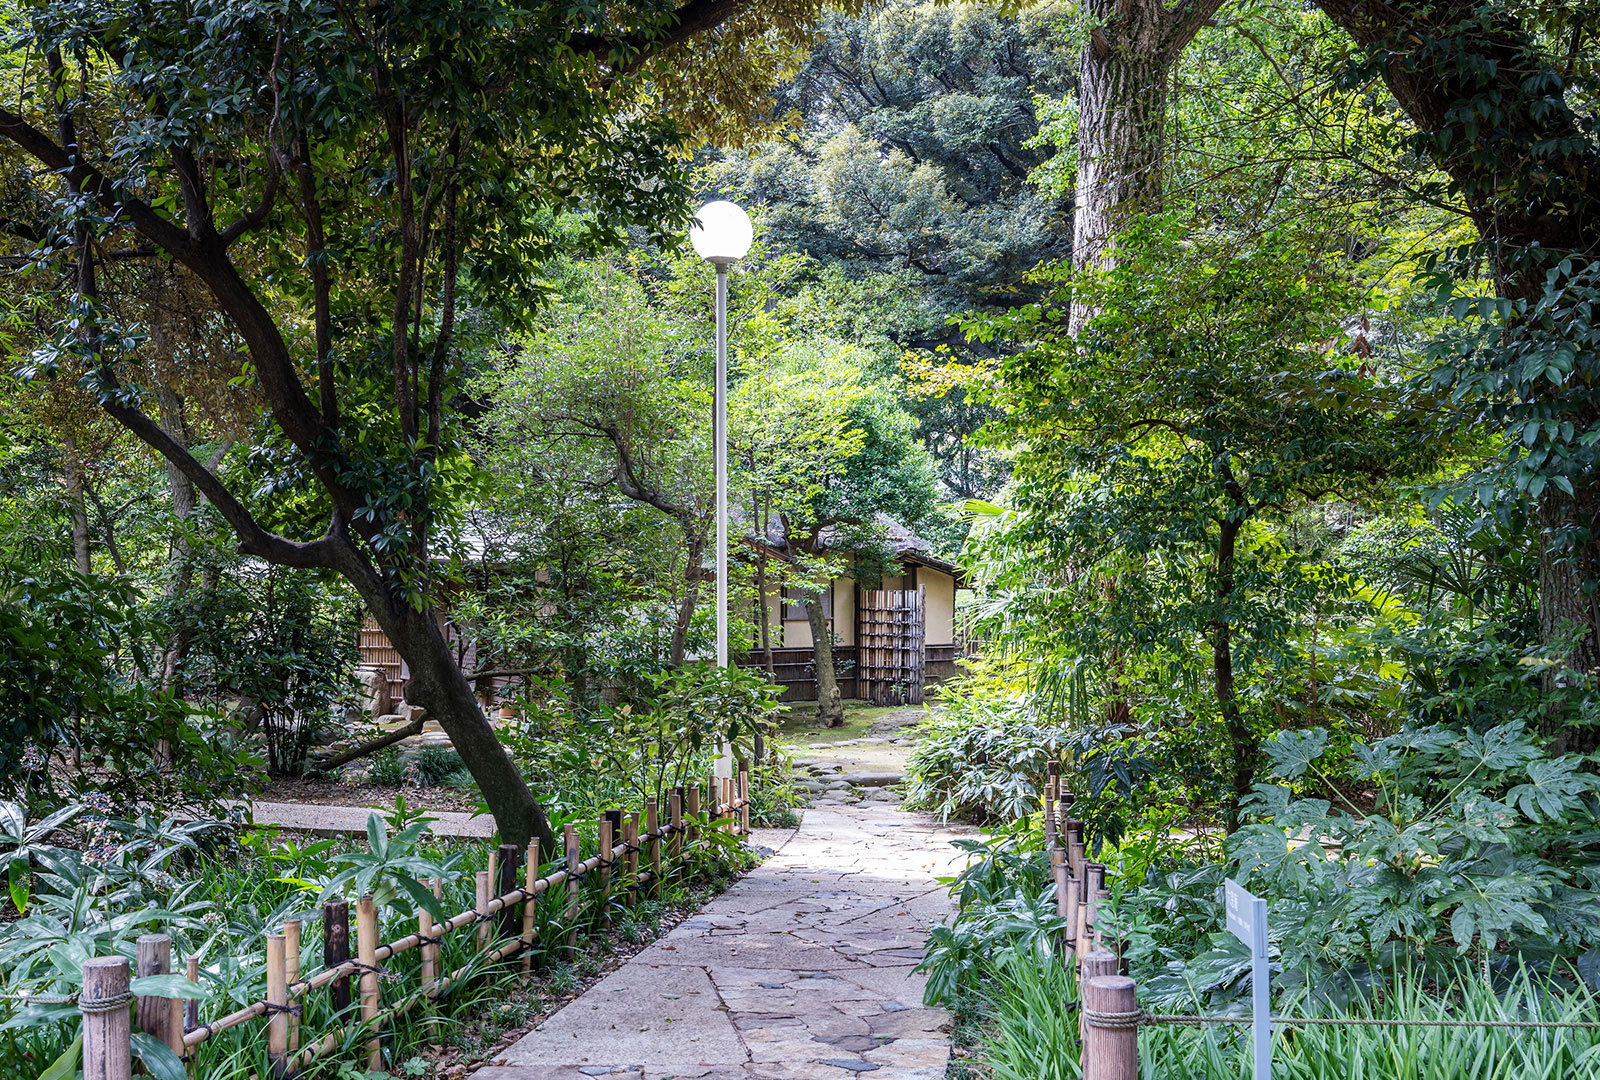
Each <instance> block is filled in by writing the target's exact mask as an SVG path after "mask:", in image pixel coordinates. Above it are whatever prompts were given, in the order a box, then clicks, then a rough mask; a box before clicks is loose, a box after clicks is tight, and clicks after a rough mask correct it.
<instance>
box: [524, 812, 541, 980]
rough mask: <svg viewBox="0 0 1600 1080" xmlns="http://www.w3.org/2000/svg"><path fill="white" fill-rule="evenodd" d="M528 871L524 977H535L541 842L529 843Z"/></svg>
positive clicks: (525, 888)
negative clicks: (536, 889) (535, 887)
mask: <svg viewBox="0 0 1600 1080" xmlns="http://www.w3.org/2000/svg"><path fill="white" fill-rule="evenodd" d="M527 862H528V871H527V875H526V878H525V880H524V882H523V886H522V889H523V891H524V892H526V893H527V894H528V898H527V899H526V900H524V901H523V902H522V978H523V981H524V982H526V981H527V980H528V979H530V978H532V977H533V918H534V916H535V915H536V914H538V911H539V898H538V897H537V896H534V895H533V884H534V882H536V881H538V880H539V842H538V841H537V840H534V841H532V842H530V843H529V844H528V858H527Z"/></svg>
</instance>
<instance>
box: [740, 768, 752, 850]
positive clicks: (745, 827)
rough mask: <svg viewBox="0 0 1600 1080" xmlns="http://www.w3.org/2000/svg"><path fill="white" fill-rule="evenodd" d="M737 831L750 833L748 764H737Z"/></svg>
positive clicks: (747, 834)
mask: <svg viewBox="0 0 1600 1080" xmlns="http://www.w3.org/2000/svg"><path fill="white" fill-rule="evenodd" d="M739 802H740V804H741V805H740V807H739V831H740V832H742V833H744V834H745V835H746V836H749V835H750V766H748V765H741V766H739Z"/></svg>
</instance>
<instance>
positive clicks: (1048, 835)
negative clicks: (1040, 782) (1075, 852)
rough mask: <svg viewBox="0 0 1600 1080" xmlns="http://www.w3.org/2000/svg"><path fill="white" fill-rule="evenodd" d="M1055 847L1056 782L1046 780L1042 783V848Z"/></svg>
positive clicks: (1051, 848)
mask: <svg viewBox="0 0 1600 1080" xmlns="http://www.w3.org/2000/svg"><path fill="white" fill-rule="evenodd" d="M1055 848H1056V782H1055V780H1053V779H1052V780H1047V781H1045V785H1044V849H1045V850H1046V851H1054V850H1055Z"/></svg>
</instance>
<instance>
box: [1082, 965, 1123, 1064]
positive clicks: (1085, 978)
mask: <svg viewBox="0 0 1600 1080" xmlns="http://www.w3.org/2000/svg"><path fill="white" fill-rule="evenodd" d="M1118 962H1119V961H1118V960H1117V958H1116V957H1115V956H1112V955H1111V954H1110V953H1108V952H1105V951H1104V950H1101V949H1095V948H1091V949H1089V950H1088V951H1086V952H1083V953H1080V954H1079V955H1078V1003H1079V1004H1080V1005H1082V1006H1084V1007H1085V1008H1087V1006H1088V1003H1087V1002H1086V1001H1085V1000H1084V996H1083V988H1084V987H1085V986H1086V985H1088V982H1089V980H1090V979H1093V978H1096V977H1098V976H1100V975H1115V974H1116V973H1117V964H1118ZM1088 1030H1089V1029H1088V1022H1087V1021H1086V1020H1084V1017H1083V1009H1082V1008H1080V1009H1079V1010H1078V1043H1079V1045H1080V1046H1081V1045H1082V1044H1083V1041H1084V1039H1085V1038H1087V1032H1088ZM1088 1063H1089V1059H1088V1058H1087V1057H1085V1058H1084V1059H1083V1061H1082V1063H1081V1064H1082V1065H1083V1066H1084V1067H1085V1068H1087V1067H1088Z"/></svg>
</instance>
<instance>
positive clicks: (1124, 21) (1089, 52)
mask: <svg viewBox="0 0 1600 1080" xmlns="http://www.w3.org/2000/svg"><path fill="white" fill-rule="evenodd" d="M1225 2H1226V0H1179V2H1178V3H1177V4H1175V5H1173V6H1171V7H1169V6H1168V4H1167V0H1088V2H1087V3H1086V4H1085V5H1084V14H1085V15H1086V16H1087V18H1088V21H1089V35H1088V43H1087V44H1086V45H1085V46H1084V49H1083V56H1082V59H1081V60H1080V62H1079V67H1078V170H1077V181H1076V195H1075V200H1074V209H1073V216H1072V263H1073V266H1075V267H1077V268H1078V269H1080V270H1083V269H1088V270H1092V269H1101V268H1104V267H1106V266H1107V265H1109V263H1110V261H1111V260H1112V259H1113V258H1114V254H1113V246H1112V240H1113V238H1114V237H1115V236H1116V234H1117V232H1118V231H1119V230H1120V229H1122V228H1123V227H1125V226H1126V225H1127V224H1128V223H1129V221H1130V220H1131V219H1132V218H1133V216H1134V215H1137V214H1140V213H1153V212H1155V211H1157V210H1159V209H1160V208H1161V196H1162V191H1163V188H1164V179H1163V157H1164V153H1165V149H1166V125H1167V110H1168V102H1169V97H1170V95H1169V89H1170V86H1171V70H1172V67H1173V65H1174V64H1175V63H1177V60H1178V57H1179V55H1180V54H1181V53H1182V52H1183V50H1184V49H1185V48H1186V47H1187V46H1188V44H1189V42H1190V41H1192V40H1194V36H1195V34H1197V33H1199V32H1200V29H1201V27H1203V26H1205V24H1206V22H1207V21H1208V20H1209V19H1210V18H1211V17H1212V16H1213V15H1215V14H1216V13H1217V10H1218V9H1219V8H1221V7H1222V5H1223V4H1224V3H1225ZM1092 314H1093V313H1092V312H1091V311H1090V310H1089V309H1088V307H1087V306H1085V305H1080V309H1079V310H1078V312H1077V313H1076V314H1075V315H1073V317H1072V318H1073V326H1074V328H1080V327H1082V326H1083V324H1084V323H1085V322H1087V321H1088V319H1089V317H1090V316H1091V315H1092Z"/></svg>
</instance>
